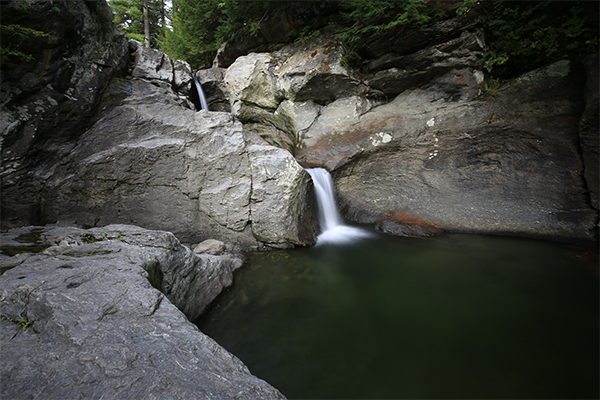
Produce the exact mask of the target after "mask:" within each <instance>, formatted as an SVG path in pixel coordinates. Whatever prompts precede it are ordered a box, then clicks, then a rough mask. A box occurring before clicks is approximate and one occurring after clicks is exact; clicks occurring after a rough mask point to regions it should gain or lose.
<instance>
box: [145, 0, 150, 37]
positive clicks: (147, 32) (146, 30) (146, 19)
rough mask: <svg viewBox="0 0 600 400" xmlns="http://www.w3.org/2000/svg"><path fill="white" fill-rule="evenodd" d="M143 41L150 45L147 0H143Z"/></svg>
mask: <svg viewBox="0 0 600 400" xmlns="http://www.w3.org/2000/svg"><path fill="white" fill-rule="evenodd" d="M144 42H146V47H150V20H149V18H148V0H144Z"/></svg>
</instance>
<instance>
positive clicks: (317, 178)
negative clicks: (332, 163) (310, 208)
mask: <svg viewBox="0 0 600 400" xmlns="http://www.w3.org/2000/svg"><path fill="white" fill-rule="evenodd" d="M306 171H307V172H308V173H309V174H310V176H311V177H312V180H313V184H314V187H315V193H316V195H317V203H318V204H319V222H320V224H321V231H322V232H321V234H320V235H319V237H318V238H317V245H319V244H323V243H340V244H341V243H349V242H352V241H354V240H356V239H359V238H364V237H368V236H370V234H369V233H368V232H366V231H364V230H362V229H358V228H354V227H352V226H347V225H344V223H343V221H342V217H341V215H340V213H339V211H338V209H337V207H336V205H335V195H334V190H333V189H334V187H333V180H332V179H331V175H330V174H329V172H327V170H325V169H324V168H309V169H307V170H306Z"/></svg>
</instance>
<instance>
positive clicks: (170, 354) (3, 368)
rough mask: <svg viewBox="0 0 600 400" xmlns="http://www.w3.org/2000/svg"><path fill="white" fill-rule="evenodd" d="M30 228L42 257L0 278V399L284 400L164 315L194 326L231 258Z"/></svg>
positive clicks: (118, 234) (139, 238) (142, 233)
mask: <svg viewBox="0 0 600 400" xmlns="http://www.w3.org/2000/svg"><path fill="white" fill-rule="evenodd" d="M26 229H29V228H26ZM31 229H42V231H41V232H40V236H41V238H42V240H43V241H44V242H46V243H48V244H51V245H52V246H51V247H49V248H48V249H47V250H46V251H44V252H42V253H38V254H22V255H21V257H20V258H19V262H18V265H17V266H15V267H14V268H12V269H10V270H8V271H7V272H5V273H4V274H3V275H1V276H0V314H1V315H2V319H1V320H0V343H1V344H2V364H1V365H0V375H1V377H2V379H0V396H1V397H2V398H7V399H9V398H11V399H15V398H69V399H75V398H100V397H109V398H198V397H201V398H213V397H214V398H241V399H256V398H267V399H282V398H284V397H283V396H282V395H281V393H279V392H278V391H277V390H276V389H274V388H273V387H271V386H270V385H268V384H267V383H266V382H264V381H262V380H260V379H258V378H256V377H254V376H253V375H251V374H250V372H249V371H248V369H247V368H246V367H245V366H244V365H243V364H242V363H241V362H240V361H239V360H238V359H237V358H235V357H234V356H233V355H231V354H230V353H228V352H227V351H226V350H225V349H223V348H222V347H220V346H219V345H218V344H217V343H216V342H214V341H213V340H212V339H210V338H209V337H207V336H206V335H204V334H202V332H200V331H199V330H198V328H197V327H196V326H195V325H193V324H192V323H191V322H189V320H188V319H187V318H186V316H185V315H184V313H182V312H181V311H179V310H178V309H177V308H176V307H175V304H176V305H178V307H180V308H182V309H184V310H186V312H185V313H186V314H187V315H188V317H190V318H195V317H197V315H198V314H199V313H200V312H201V311H202V310H203V309H204V307H206V305H207V304H208V303H209V302H210V301H212V299H214V297H215V296H216V295H217V294H218V293H219V292H220V291H221V290H222V288H223V287H224V286H226V285H228V284H230V283H231V276H232V272H233V270H234V269H235V268H238V267H239V266H240V265H241V263H242V261H241V259H240V258H239V257H237V256H234V255H223V256H213V255H204V254H203V255H197V254H194V253H193V252H191V251H190V250H189V249H188V248H186V247H184V246H182V245H181V244H180V243H179V241H178V240H177V239H176V238H175V237H174V236H173V235H172V234H170V233H168V232H159V231H148V230H145V229H141V228H138V227H133V226H124V225H112V226H107V227H104V228H97V229H90V230H82V229H77V228H65V227H45V228H31ZM17 233H19V234H23V231H20V232H17ZM11 235H12V233H11V232H9V233H8V234H2V239H3V242H4V241H5V239H9V238H10V236H11ZM13 258H14V257H6V256H2V257H0V265H2V266H4V265H6V262H7V260H10V261H12V259H13ZM10 261H9V262H10ZM151 282H152V283H153V285H154V286H158V287H159V288H162V290H163V293H165V294H166V296H165V295H164V294H163V293H161V292H160V291H159V290H157V289H156V288H154V287H152V285H151Z"/></svg>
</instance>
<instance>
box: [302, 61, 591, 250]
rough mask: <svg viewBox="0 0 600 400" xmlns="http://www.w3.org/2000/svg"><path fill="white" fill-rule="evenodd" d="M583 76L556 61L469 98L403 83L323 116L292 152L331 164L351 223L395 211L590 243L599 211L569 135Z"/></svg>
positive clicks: (450, 226)
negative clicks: (360, 107) (330, 120)
mask: <svg viewBox="0 0 600 400" xmlns="http://www.w3.org/2000/svg"><path fill="white" fill-rule="evenodd" d="M584 76H585V75H584V74H583V71H581V70H580V69H579V68H578V67H577V66H576V65H574V64H573V63H570V62H569V61H566V60H564V61H560V62H557V63H555V64H552V65H550V66H548V67H545V68H541V69H538V70H535V71H532V72H530V73H528V74H525V75H523V76H520V77H518V78H516V79H513V80H510V81H508V82H505V83H504V84H503V85H501V86H500V87H499V88H496V89H494V90H490V91H489V92H488V97H485V96H484V97H483V98H481V99H479V100H474V101H466V100H456V101H453V100H454V99H453V98H451V97H448V96H447V93H446V92H444V91H442V90H440V86H431V87H429V88H423V89H415V90H407V91H405V92H403V93H402V94H401V95H399V96H398V97H396V98H395V99H394V100H393V101H392V102H390V103H388V104H385V105H381V106H378V107H374V108H373V109H371V110H369V111H368V112H366V113H365V114H363V115H360V116H357V117H354V118H350V119H349V121H348V122H347V123H345V122H342V123H341V124H332V125H335V129H333V130H332V132H331V133H330V134H328V135H322V136H320V138H319V139H318V140H316V141H315V140H314V139H313V143H314V144H312V145H310V146H307V147H306V148H304V149H303V153H302V154H301V155H300V156H299V159H300V160H301V161H302V162H304V163H312V164H315V165H324V166H326V167H328V168H329V169H330V170H334V172H333V176H334V179H335V182H336V185H337V189H338V196H339V197H338V199H339V203H340V206H341V208H342V210H343V212H344V214H345V215H346V217H347V218H349V219H351V220H353V221H356V222H362V223H376V222H377V221H379V220H381V219H385V218H384V217H385V216H386V215H388V214H390V213H394V212H402V213H405V214H408V215H411V216H414V217H417V218H419V219H420V220H422V221H426V222H428V223H431V224H435V225H437V226H439V227H441V228H442V229H444V230H449V231H455V232H456V231H458V232H478V233H506V234H518V235H528V236H537V237H548V238H557V239H573V240H583V241H591V240H594V239H595V230H594V228H595V221H596V218H597V212H596V211H595V210H594V209H593V208H592V207H591V205H590V201H589V197H588V195H587V188H586V185H585V181H584V179H583V168H582V166H583V164H582V158H581V156H580V154H579V137H578V132H579V116H580V113H581V109H582V102H583V101H582V100H583V99H582V97H581V95H580V93H581V91H582V87H583V84H584V81H583V79H582V78H583V77H584ZM350 107H351V108H350V109H349V110H348V115H352V113H353V112H354V111H352V110H354V109H355V108H354V107H355V106H350ZM320 123H321V122H320V121H319V120H317V121H316V122H315V123H314V124H313V127H316V126H318V125H319V124H320ZM326 123H327V121H323V125H326ZM309 132H310V131H309ZM386 229H388V230H389V228H386Z"/></svg>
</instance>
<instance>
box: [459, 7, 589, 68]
mask: <svg viewBox="0 0 600 400" xmlns="http://www.w3.org/2000/svg"><path fill="white" fill-rule="evenodd" d="M465 3H467V2H465ZM582 4H583V3H582V2H569V3H567V2H560V3H553V2H550V1H536V2H504V1H494V2H487V3H485V4H484V6H485V8H486V10H487V14H486V16H485V17H483V18H482V19H481V23H482V25H483V28H484V29H483V30H484V32H485V34H486V41H487V43H488V45H487V47H486V48H485V50H484V58H483V59H484V67H485V69H486V70H487V71H488V72H491V71H492V70H494V68H497V67H499V66H502V65H505V64H507V63H508V62H509V61H511V60H514V59H518V58H522V57H530V58H536V59H539V60H542V59H550V58H551V57H552V56H553V55H555V54H557V53H564V52H568V51H586V48H585V47H586V46H588V47H589V48H590V49H591V50H592V51H593V50H595V49H596V50H597V48H598V43H597V28H596V29H592V27H589V26H586V23H585V20H584V7H583V5H582ZM596 17H597V16H596ZM594 38H595V40H594Z"/></svg>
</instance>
